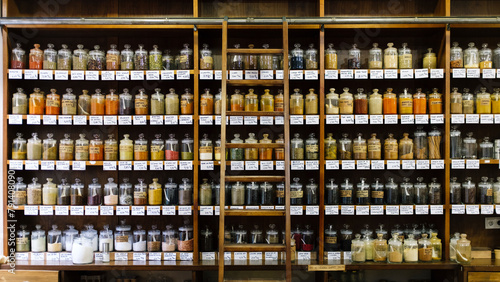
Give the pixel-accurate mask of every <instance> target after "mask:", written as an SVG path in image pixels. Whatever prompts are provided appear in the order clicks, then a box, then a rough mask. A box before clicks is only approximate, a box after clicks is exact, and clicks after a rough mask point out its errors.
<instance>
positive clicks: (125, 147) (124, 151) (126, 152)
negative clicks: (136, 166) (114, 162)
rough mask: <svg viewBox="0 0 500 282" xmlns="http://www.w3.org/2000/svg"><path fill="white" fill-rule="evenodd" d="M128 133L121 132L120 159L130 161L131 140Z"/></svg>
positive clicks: (132, 150)
mask: <svg viewBox="0 0 500 282" xmlns="http://www.w3.org/2000/svg"><path fill="white" fill-rule="evenodd" d="M129 136H130V135H128V134H123V139H122V140H120V161H132V160H133V159H134V145H133V141H132V140H130V139H129V138H128V137H129Z"/></svg>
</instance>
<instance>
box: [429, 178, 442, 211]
mask: <svg viewBox="0 0 500 282" xmlns="http://www.w3.org/2000/svg"><path fill="white" fill-rule="evenodd" d="M429 204H431V205H441V204H442V201H441V183H438V182H437V178H432V182H431V183H429Z"/></svg>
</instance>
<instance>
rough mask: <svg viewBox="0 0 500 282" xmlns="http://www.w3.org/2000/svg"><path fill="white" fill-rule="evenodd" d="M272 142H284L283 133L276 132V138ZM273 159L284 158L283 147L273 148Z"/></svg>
mask: <svg viewBox="0 0 500 282" xmlns="http://www.w3.org/2000/svg"><path fill="white" fill-rule="evenodd" d="M274 143H277V144H284V143H285V139H284V135H283V133H280V134H278V138H277V139H276V140H274ZM274 159H275V160H284V159H285V148H276V149H274Z"/></svg>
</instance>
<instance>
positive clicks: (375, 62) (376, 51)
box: [368, 43, 382, 69]
mask: <svg viewBox="0 0 500 282" xmlns="http://www.w3.org/2000/svg"><path fill="white" fill-rule="evenodd" d="M368 53H369V55H370V56H369V58H368V68H369V69H381V68H382V49H380V48H378V43H373V48H371V49H370V50H369V51H368Z"/></svg>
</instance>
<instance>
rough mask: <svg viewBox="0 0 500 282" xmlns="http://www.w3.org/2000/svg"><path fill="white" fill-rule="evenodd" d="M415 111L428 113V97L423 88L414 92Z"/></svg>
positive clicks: (417, 113) (415, 112) (419, 113)
mask: <svg viewBox="0 0 500 282" xmlns="http://www.w3.org/2000/svg"><path fill="white" fill-rule="evenodd" d="M413 113H414V114H416V115H421V114H426V113H427V97H426V95H425V93H423V92H422V89H421V88H417V91H416V92H415V94H413Z"/></svg>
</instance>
